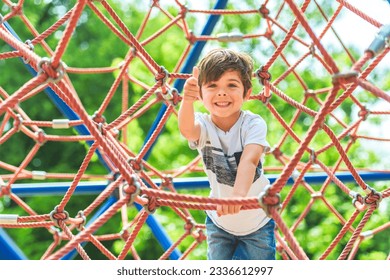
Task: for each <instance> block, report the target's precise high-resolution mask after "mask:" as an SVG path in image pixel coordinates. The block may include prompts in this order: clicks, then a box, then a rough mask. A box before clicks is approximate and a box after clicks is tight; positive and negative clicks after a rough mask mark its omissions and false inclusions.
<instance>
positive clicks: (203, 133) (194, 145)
mask: <svg viewBox="0 0 390 280" xmlns="http://www.w3.org/2000/svg"><path fill="white" fill-rule="evenodd" d="M195 122H197V123H199V125H200V136H199V139H198V141H189V142H188V145H189V147H190V148H191V149H192V150H196V149H201V148H203V147H204V146H205V145H206V138H207V130H206V121H205V115H204V114H202V113H198V112H197V113H195Z"/></svg>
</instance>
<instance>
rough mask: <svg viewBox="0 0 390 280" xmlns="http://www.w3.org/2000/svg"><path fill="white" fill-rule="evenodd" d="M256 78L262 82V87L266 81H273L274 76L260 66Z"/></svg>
mask: <svg viewBox="0 0 390 280" xmlns="http://www.w3.org/2000/svg"><path fill="white" fill-rule="evenodd" d="M256 77H257V79H258V80H259V81H260V83H261V84H262V85H264V81H265V80H267V81H270V80H271V79H272V75H271V73H270V72H268V70H264V66H260V68H259V69H257V70H256Z"/></svg>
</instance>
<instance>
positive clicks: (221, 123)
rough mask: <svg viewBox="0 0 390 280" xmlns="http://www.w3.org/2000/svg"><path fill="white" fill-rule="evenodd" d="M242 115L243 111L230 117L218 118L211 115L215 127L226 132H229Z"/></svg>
mask: <svg viewBox="0 0 390 280" xmlns="http://www.w3.org/2000/svg"><path fill="white" fill-rule="evenodd" d="M241 113H242V110H240V111H239V112H237V114H235V115H232V116H229V117H227V118H226V117H223V118H221V117H218V116H215V115H211V120H212V122H213V123H214V125H215V126H217V127H218V128H219V129H221V130H222V131H224V132H228V131H229V130H230V129H231V128H232V127H233V126H234V125H235V124H236V123H237V121H238V119H239V118H240V116H241Z"/></svg>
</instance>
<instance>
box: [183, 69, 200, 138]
mask: <svg viewBox="0 0 390 280" xmlns="http://www.w3.org/2000/svg"><path fill="white" fill-rule="evenodd" d="M199 90H200V89H199V86H198V68H197V67H194V70H193V76H192V77H191V78H189V79H187V81H186V82H185V84H184V87H183V99H182V101H181V104H180V108H179V114H178V120H179V130H180V133H181V134H182V135H183V136H184V137H185V138H186V139H187V140H188V141H191V142H195V141H198V140H199V137H200V125H199V124H198V123H196V122H195V111H194V102H195V101H196V100H198V97H199Z"/></svg>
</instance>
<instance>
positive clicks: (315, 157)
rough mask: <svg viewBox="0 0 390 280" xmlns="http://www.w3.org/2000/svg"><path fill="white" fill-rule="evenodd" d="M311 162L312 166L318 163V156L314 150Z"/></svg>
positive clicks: (311, 153)
mask: <svg viewBox="0 0 390 280" xmlns="http://www.w3.org/2000/svg"><path fill="white" fill-rule="evenodd" d="M310 161H311V163H312V164H316V163H317V154H316V151H314V150H313V149H311V151H310Z"/></svg>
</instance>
